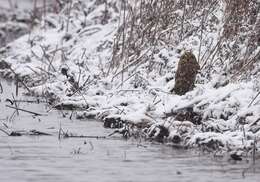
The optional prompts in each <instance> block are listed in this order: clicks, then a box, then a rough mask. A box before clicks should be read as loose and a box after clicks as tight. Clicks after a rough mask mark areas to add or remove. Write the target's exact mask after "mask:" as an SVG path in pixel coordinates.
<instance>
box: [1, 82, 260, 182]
mask: <svg viewBox="0 0 260 182" xmlns="http://www.w3.org/2000/svg"><path fill="white" fill-rule="evenodd" d="M1 83H2V85H3V88H4V93H3V94H0V99H1V102H0V111H1V112H0V128H1V129H4V130H6V131H14V130H15V131H17V130H26V131H29V130H32V129H36V130H38V131H42V132H46V133H50V134H52V136H20V137H10V136H7V135H6V134H5V133H3V132H2V131H0V181H1V182H6V181H8V182H27V181H28V182H29V181H33V182H41V181H44V182H77V181H82V182H87V181H88V182H89V181H90V182H91V181H93V182H96V181H98V182H102V181H104V182H105V181H111V182H121V181H122V182H124V181H125V182H130V181H133V182H138V181H140V182H141V181H154V182H157V181H160V182H164V181H172V182H174V181H176V182H180V181H183V182H186V181H193V182H195V181H199V182H202V181H209V182H210V181H221V182H226V181H250V182H251V181H259V179H260V173H259V172H260V164H259V161H257V164H256V166H255V167H254V168H250V169H248V170H246V169H247V168H248V167H249V166H250V162H241V163H233V162H227V160H223V159H221V160H220V159H218V160H217V159H214V158H212V157H210V156H203V155H199V154H198V152H191V151H185V150H180V149H179V150H177V149H173V148H171V147H168V146H164V145H159V144H152V143H149V142H141V143H139V142H138V141H135V140H128V141H126V140H124V139H122V138H121V137H120V136H115V137H113V138H109V139H88V138H68V139H61V140H59V138H58V133H59V132H58V131H59V128H60V126H61V127H62V128H63V130H65V131H66V130H68V131H70V132H73V133H75V134H78V135H89V136H107V135H108V134H110V133H111V132H112V131H111V130H109V129H104V128H103V127H102V123H101V122H98V121H79V120H75V119H72V120H70V119H69V118H68V116H67V118H64V117H62V114H61V113H58V112H57V111H52V112H50V113H49V115H48V116H41V117H32V115H30V114H27V113H23V112H19V116H16V117H15V118H14V119H13V120H10V116H11V115H12V113H13V111H14V110H13V109H10V108H6V107H5V105H6V104H9V103H8V102H5V99H6V98H11V97H12V96H11V95H12V92H15V88H14V86H12V84H8V83H7V82H5V81H3V80H1ZM20 98H21V96H20ZM24 99H27V100H28V99H29V100H32V98H24ZM19 107H20V108H24V109H27V110H30V111H34V112H39V113H46V108H45V105H44V104H20V105H19ZM8 120H9V121H8ZM7 127H8V128H7ZM245 170H246V173H245V174H244V177H243V175H242V173H243V171H245Z"/></svg>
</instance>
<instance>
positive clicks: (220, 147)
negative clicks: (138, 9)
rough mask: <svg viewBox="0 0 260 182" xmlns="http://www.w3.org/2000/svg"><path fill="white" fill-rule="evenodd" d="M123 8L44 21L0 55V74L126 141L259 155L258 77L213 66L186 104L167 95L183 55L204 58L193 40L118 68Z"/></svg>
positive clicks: (74, 7) (84, 7) (75, 11)
mask: <svg viewBox="0 0 260 182" xmlns="http://www.w3.org/2000/svg"><path fill="white" fill-rule="evenodd" d="M219 6H220V7H222V4H220V5H219ZM118 7H119V3H118V2H117V1H114V0H110V1H109V3H108V4H106V3H103V2H95V1H91V0H89V1H86V2H85V3H82V2H77V1H75V3H73V4H68V5H67V6H65V7H64V10H63V11H61V13H60V14H52V13H50V14H47V16H46V17H45V18H44V20H43V21H42V22H41V24H40V25H39V26H37V27H35V28H34V29H33V30H32V31H31V32H30V34H28V35H25V36H23V37H21V38H19V39H17V40H16V41H14V42H12V43H10V44H8V46H7V47H5V48H2V49H1V50H0V52H1V53H2V55H1V57H0V59H1V62H2V65H5V66H2V71H1V72H2V74H3V75H4V76H6V77H14V75H13V71H14V72H15V73H16V74H17V75H19V76H20V78H23V79H24V82H25V83H26V84H27V86H28V89H27V90H28V92H29V94H33V95H41V96H45V97H47V98H48V99H49V100H50V101H51V103H50V104H52V107H53V108H56V109H75V110H76V112H77V116H78V118H81V119H89V118H96V119H100V120H102V121H104V125H105V126H107V127H117V128H120V129H119V131H118V132H121V133H122V134H123V135H131V136H136V135H142V136H143V137H145V138H150V139H154V140H157V141H160V142H166V143H174V144H176V145H182V146H188V147H201V148H204V149H205V150H211V149H213V150H214V151H217V152H220V153H223V152H231V153H235V154H236V155H240V154H243V155H247V156H248V155H252V154H253V153H254V151H255V150H256V149H259V148H260V145H259V140H260V122H259V117H260V115H259V113H260V112H259V111H260V104H259V98H257V97H255V96H256V95H257V93H258V92H259V90H260V84H259V81H258V77H253V76H252V78H250V79H247V80H243V81H234V80H231V77H230V75H229V74H225V72H224V71H225V69H226V68H227V67H228V66H230V65H225V66H227V67H225V66H223V65H222V63H221V62H218V61H216V64H214V69H208V70H206V69H204V70H202V72H201V74H200V75H199V76H198V82H197V84H196V87H195V89H194V90H193V91H191V92H189V93H187V94H186V95H184V96H178V95H175V94H172V93H170V92H169V91H170V90H171V88H172V87H173V85H174V79H172V78H174V75H175V71H176V69H177V63H178V60H179V58H180V56H181V54H182V53H183V51H184V50H190V49H193V50H194V54H195V55H196V56H198V54H199V50H200V49H201V50H203V51H202V52H206V51H207V45H205V46H203V45H202V46H200V45H199V44H198V43H197V42H196V41H197V40H198V38H197V37H196V36H190V37H188V38H187V39H184V41H182V42H180V43H179V44H178V46H176V47H170V48H167V47H163V46H161V47H157V49H159V51H157V52H158V53H156V54H154V52H153V51H151V48H147V49H144V50H141V52H140V54H139V57H138V56H137V57H135V56H136V55H133V56H132V57H129V60H130V61H129V60H128V59H124V64H120V63H119V64H118V65H120V66H118V67H113V63H112V62H111V60H113V59H112V56H113V55H112V53H113V51H114V50H115V49H116V48H115V47H113V45H114V41H115V36H118V34H117V32H118V24H120V22H119V17H120V11H119V10H118ZM121 13H122V12H121ZM178 13H179V14H181V12H179V11H178V12H177V14H178ZM214 13H215V14H214V15H215V16H214V18H215V17H216V18H218V19H219V21H221V20H222V19H223V18H224V14H223V11H222V9H221V8H219V9H217V10H216V12H214ZM193 23H194V24H198V22H196V21H195V20H193ZM214 26H216V27H211V28H212V30H214V31H212V30H209V32H210V33H208V34H207V35H208V37H206V38H208V39H210V40H211V39H212V44H213V45H214V44H217V37H218V34H219V33H220V32H221V28H220V27H221V24H217V25H214ZM206 38H205V39H206ZM241 50H244V48H242V49H241ZM223 51H224V50H223ZM257 51H259V48H258V49H256V50H255V51H254V52H253V53H252V55H251V56H253V55H255V54H257V53H258V52H257ZM152 54H153V57H152V60H153V61H147V62H144V59H142V58H143V57H146V56H147V57H148V60H149V59H150V58H151V57H150V55H152ZM209 58H211V57H209ZM212 59H213V58H212ZM119 60H120V59H119ZM140 60H141V61H140ZM6 63H7V64H6ZM8 64H10V65H11V68H12V70H13V71H10V69H8V66H6V65H8ZM164 64H165V65H164ZM201 64H203V62H202V63H201ZM223 67H224V68H223ZM257 67H258V64H257V65H256V68H257ZM150 68H152V70H150ZM209 70H210V71H209ZM206 71H209V73H208V72H206ZM255 72H256V73H255V75H258V71H257V69H256V71H255ZM207 74H210V77H208V76H205V75H207Z"/></svg>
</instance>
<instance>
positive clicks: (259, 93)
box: [247, 92, 260, 107]
mask: <svg viewBox="0 0 260 182" xmlns="http://www.w3.org/2000/svg"><path fill="white" fill-rule="evenodd" d="M259 95H260V92H258V93H257V94H256V96H255V97H254V99H253V100H252V101H251V102H250V104H249V105H248V106H247V107H251V105H252V104H253V103H254V101H255V100H256V99H257V97H258V96H259Z"/></svg>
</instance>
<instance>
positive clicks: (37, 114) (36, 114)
mask: <svg viewBox="0 0 260 182" xmlns="http://www.w3.org/2000/svg"><path fill="white" fill-rule="evenodd" d="M6 107H8V108H11V109H16V110H19V111H23V112H27V113H30V114H33V115H35V116H46V115H47V114H40V113H36V112H33V111H28V110H25V109H21V108H16V107H13V106H9V105H6Z"/></svg>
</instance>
